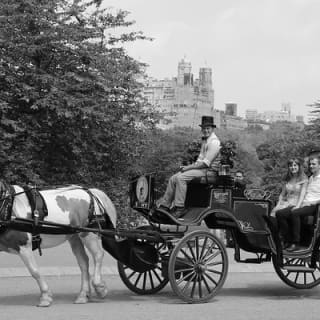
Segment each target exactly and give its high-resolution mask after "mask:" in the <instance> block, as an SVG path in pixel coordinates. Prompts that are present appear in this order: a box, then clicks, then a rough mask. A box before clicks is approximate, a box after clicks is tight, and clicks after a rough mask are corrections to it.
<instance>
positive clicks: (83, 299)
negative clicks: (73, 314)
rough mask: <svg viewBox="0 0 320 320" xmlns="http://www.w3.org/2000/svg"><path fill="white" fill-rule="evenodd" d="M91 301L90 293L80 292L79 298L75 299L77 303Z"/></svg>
mask: <svg viewBox="0 0 320 320" xmlns="http://www.w3.org/2000/svg"><path fill="white" fill-rule="evenodd" d="M88 301H89V295H88V294H86V293H85V294H79V295H78V297H77V299H76V300H75V301H74V303H75V304H85V303H88Z"/></svg>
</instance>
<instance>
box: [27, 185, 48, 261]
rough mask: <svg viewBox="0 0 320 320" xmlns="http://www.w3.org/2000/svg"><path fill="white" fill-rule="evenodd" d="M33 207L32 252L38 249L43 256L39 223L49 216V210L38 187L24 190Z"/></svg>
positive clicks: (28, 187)
mask: <svg viewBox="0 0 320 320" xmlns="http://www.w3.org/2000/svg"><path fill="white" fill-rule="evenodd" d="M23 190H24V192H25V194H26V196H27V198H28V200H29V204H30V207H31V217H32V219H33V221H34V223H33V230H32V250H35V249H38V250H39V255H40V256H41V255H42V250H41V242H42V239H41V236H40V232H39V230H38V225H39V221H43V219H44V218H45V217H46V216H47V215H48V209H47V205H46V202H45V200H44V199H43V196H42V195H41V193H40V192H39V191H38V189H37V188H36V187H30V186H26V187H24V188H23Z"/></svg>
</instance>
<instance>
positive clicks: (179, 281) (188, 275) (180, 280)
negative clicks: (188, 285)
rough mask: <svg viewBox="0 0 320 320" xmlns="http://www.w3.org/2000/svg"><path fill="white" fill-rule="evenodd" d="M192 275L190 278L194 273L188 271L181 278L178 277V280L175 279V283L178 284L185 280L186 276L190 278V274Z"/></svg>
mask: <svg viewBox="0 0 320 320" xmlns="http://www.w3.org/2000/svg"><path fill="white" fill-rule="evenodd" d="M191 275H192V277H191V278H194V277H195V276H196V273H195V272H193V271H191V272H189V273H188V274H186V275H184V276H183V277H182V278H180V279H179V280H178V281H177V284H180V283H181V282H183V281H185V280H186V279H187V278H190V276H191Z"/></svg>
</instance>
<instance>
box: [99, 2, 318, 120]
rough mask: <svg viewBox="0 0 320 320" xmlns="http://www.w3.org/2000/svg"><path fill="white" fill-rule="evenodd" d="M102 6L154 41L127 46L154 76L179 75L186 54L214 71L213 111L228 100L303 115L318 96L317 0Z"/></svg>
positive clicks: (241, 109) (196, 66)
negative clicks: (119, 12)
mask: <svg viewBox="0 0 320 320" xmlns="http://www.w3.org/2000/svg"><path fill="white" fill-rule="evenodd" d="M103 6H104V7H112V8H114V9H123V10H126V11H129V12H130V14H129V15H128V18H129V19H130V20H135V21H136V23H135V24H134V26H133V27H130V29H128V30H127V31H129V30H130V31H143V32H144V34H145V35H146V36H149V37H152V38H153V39H154V40H153V41H136V42H133V43H130V44H129V45H126V49H127V51H128V53H129V54H130V55H131V56H132V57H134V58H136V59H138V60H140V61H142V62H145V63H147V64H148V65H149V67H148V68H147V74H148V75H149V76H151V77H155V78H157V79H163V78H172V77H174V76H176V75H177V67H178V62H179V61H180V60H181V59H182V58H183V57H185V58H186V59H187V60H189V61H190V62H191V64H192V72H193V74H194V77H195V78H198V74H199V68H200V67H210V68H212V72H213V77H212V80H213V88H214V91H215V108H216V109H221V110H223V109H224V105H225V103H227V102H235V103H237V104H238V114H239V115H240V116H244V114H245V110H246V109H252V108H254V109H257V110H258V111H259V112H263V111H266V110H280V108H281V104H282V103H290V105H291V110H292V113H294V114H296V115H303V116H304V117H305V120H307V119H308V116H309V112H310V111H311V110H312V108H311V107H308V106H307V105H308V104H312V103H313V102H315V101H317V100H320V17H319V12H320V1H319V0H198V1H194V0H192V1H191V0H161V1H154V0H104V1H103Z"/></svg>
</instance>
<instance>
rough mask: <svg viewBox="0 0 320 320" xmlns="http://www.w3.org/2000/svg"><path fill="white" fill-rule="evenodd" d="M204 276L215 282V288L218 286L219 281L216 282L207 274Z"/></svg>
mask: <svg viewBox="0 0 320 320" xmlns="http://www.w3.org/2000/svg"><path fill="white" fill-rule="evenodd" d="M204 275H205V276H206V277H207V278H208V279H209V280H211V282H213V283H214V285H215V286H217V285H218V283H217V281H216V280H214V279H213V278H212V277H211V276H209V275H208V274H207V273H205V274H204Z"/></svg>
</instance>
